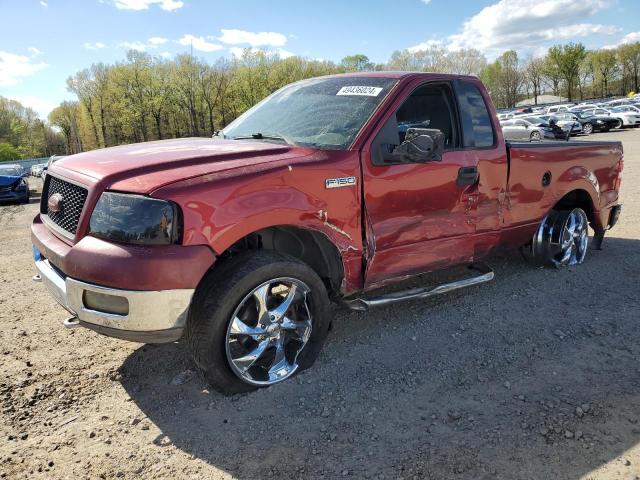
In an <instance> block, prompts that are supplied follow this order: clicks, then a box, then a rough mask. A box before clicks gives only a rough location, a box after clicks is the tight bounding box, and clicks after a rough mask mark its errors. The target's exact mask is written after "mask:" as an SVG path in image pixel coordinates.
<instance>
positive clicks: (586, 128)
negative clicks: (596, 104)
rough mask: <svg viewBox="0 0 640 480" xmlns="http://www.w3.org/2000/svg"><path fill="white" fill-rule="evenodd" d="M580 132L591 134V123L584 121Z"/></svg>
mask: <svg viewBox="0 0 640 480" xmlns="http://www.w3.org/2000/svg"><path fill="white" fill-rule="evenodd" d="M582 132H583V133H585V134H586V135H591V134H592V133H593V125H591V124H590V123H585V124H584V125H583V126H582Z"/></svg>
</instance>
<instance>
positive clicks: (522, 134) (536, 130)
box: [500, 117, 556, 141]
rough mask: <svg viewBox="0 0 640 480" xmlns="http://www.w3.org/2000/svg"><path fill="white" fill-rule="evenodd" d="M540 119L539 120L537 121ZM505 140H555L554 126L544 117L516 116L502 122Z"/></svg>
mask: <svg viewBox="0 0 640 480" xmlns="http://www.w3.org/2000/svg"><path fill="white" fill-rule="evenodd" d="M536 120H538V121H536ZM500 127H502V133H503V135H504V138H505V140H528V141H540V140H543V139H546V140H555V139H556V134H555V132H554V130H553V128H552V127H551V126H550V125H549V124H548V123H545V122H544V121H543V120H542V119H536V118H535V117H528V118H514V119H511V120H505V121H503V122H500Z"/></svg>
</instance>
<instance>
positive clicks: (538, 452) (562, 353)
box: [0, 130, 640, 479]
mask: <svg viewBox="0 0 640 480" xmlns="http://www.w3.org/2000/svg"><path fill="white" fill-rule="evenodd" d="M589 139H606V140H612V139H619V140H622V141H623V142H624V148H625V173H624V179H623V191H622V200H623V202H624V204H625V207H624V210H623V214H622V217H621V221H620V224H619V225H618V226H616V228H615V229H614V230H612V231H611V232H610V234H609V235H608V236H607V238H606V240H605V245H604V250H603V251H593V250H590V251H589V253H588V257H587V260H586V263H585V264H584V265H582V266H579V267H575V268H574V267H572V268H568V269H565V270H553V269H537V268H533V267H531V266H529V265H528V264H526V263H525V262H524V261H523V260H522V258H521V257H520V255H519V254H517V253H509V254H501V255H497V256H494V257H492V258H491V259H490V261H489V263H490V265H491V266H492V267H494V269H495V271H496V279H495V280H494V281H493V282H492V283H489V284H485V285H482V286H479V287H474V288H471V289H468V290H466V291H461V292H459V293H454V294H450V295H447V296H443V297H439V298H435V299H431V300H429V301H421V302H411V303H405V304H401V305H396V306H393V307H391V306H390V307H385V308H380V309H378V310H374V311H371V312H369V313H366V314H362V313H356V312H346V311H344V310H340V309H338V308H336V309H334V315H335V321H334V327H333V330H332V332H331V334H330V335H329V338H328V340H327V344H326V346H325V349H324V351H323V353H322V354H321V356H320V358H319V360H318V361H317V362H316V364H315V366H314V367H313V368H311V369H310V370H307V371H305V372H303V373H302V374H300V375H298V376H297V377H295V378H294V379H293V380H291V381H289V382H285V383H284V384H281V385H278V386H275V387H272V388H269V389H264V390H259V391H257V392H254V393H250V394H247V395H241V396H234V397H224V396H222V395H220V394H218V393H216V392H215V391H212V390H209V389H208V388H207V385H206V384H205V383H204V381H203V379H202V377H201V376H200V375H199V374H198V373H196V372H195V371H194V370H192V369H193V366H192V364H191V362H190V361H189V359H188V357H187V355H186V353H185V350H184V348H183V347H182V346H181V345H180V344H177V343H176V344H169V345H161V346H152V345H146V346H145V345H140V344H135V343H127V342H123V341H119V340H115V339H110V338H106V337H102V336H98V335H97V334H95V333H93V332H91V331H88V330H84V329H76V330H66V329H64V328H63V326H62V321H63V320H64V319H65V318H66V315H65V312H64V311H63V310H62V308H60V307H58V306H57V305H56V304H55V302H54V301H53V299H52V298H51V297H50V296H49V295H48V294H47V293H46V292H45V289H44V286H43V285H41V284H34V283H33V282H32V281H31V276H32V275H33V274H34V273H35V271H34V268H33V266H32V260H31V246H30V240H29V224H30V221H31V219H32V217H33V216H34V215H35V214H36V213H37V208H38V207H37V200H35V199H34V200H32V203H31V204H30V205H27V206H0V245H1V246H2V248H1V249H0V272H1V274H0V278H1V280H2V283H1V284H0V321H1V322H2V327H1V328H0V371H1V372H2V377H1V378H0V403H1V405H0V408H1V413H0V416H1V419H2V422H1V426H0V474H1V475H2V477H5V478H47V479H49V478H56V479H57V478H70V479H76V478H154V479H155V478H193V479H200V478H239V479H253V478H256V479H259V478H279V479H280V478H286V479H288V478H296V479H297V478H336V477H340V478H343V477H346V478H348V477H352V478H386V479H396V478H418V479H422V478H434V479H440V478H442V479H444V478H460V479H467V478H469V479H565V478H566V479H581V478H583V479H614V478H615V479H618V478H620V479H633V478H640V326H639V321H640V315H639V313H640V308H639V306H640V305H639V304H640V302H639V300H640V273H639V272H640V214H639V213H638V212H639V211H640V130H634V131H620V132H615V133H608V134H597V135H591V137H589Z"/></svg>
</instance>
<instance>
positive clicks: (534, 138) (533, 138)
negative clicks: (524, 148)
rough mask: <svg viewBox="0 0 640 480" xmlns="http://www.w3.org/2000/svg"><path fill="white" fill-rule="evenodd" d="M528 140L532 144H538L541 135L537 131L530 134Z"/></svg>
mask: <svg viewBox="0 0 640 480" xmlns="http://www.w3.org/2000/svg"><path fill="white" fill-rule="evenodd" d="M529 140H530V141H532V142H539V141H540V140H542V135H540V132H538V131H535V132H531V135H529Z"/></svg>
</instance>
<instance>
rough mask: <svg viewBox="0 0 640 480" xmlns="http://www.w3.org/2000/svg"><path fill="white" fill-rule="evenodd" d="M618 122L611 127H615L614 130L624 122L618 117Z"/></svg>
mask: <svg viewBox="0 0 640 480" xmlns="http://www.w3.org/2000/svg"><path fill="white" fill-rule="evenodd" d="M617 120H618V123H616V124H615V125H614V126H613V128H615V129H616V130H619V129H621V128H622V125H624V123H623V122H622V119H620V118H618V119H617Z"/></svg>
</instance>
